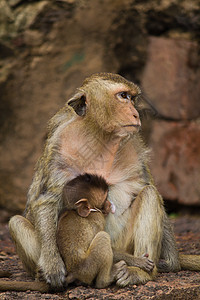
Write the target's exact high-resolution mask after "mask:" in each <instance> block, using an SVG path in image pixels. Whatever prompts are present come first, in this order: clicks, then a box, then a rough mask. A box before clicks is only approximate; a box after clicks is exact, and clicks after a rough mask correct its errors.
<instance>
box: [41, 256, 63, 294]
mask: <svg viewBox="0 0 200 300" xmlns="http://www.w3.org/2000/svg"><path fill="white" fill-rule="evenodd" d="M38 267H39V270H40V271H41V272H42V276H43V278H44V279H45V281H46V282H47V283H48V284H49V285H50V286H51V288H52V289H53V290H63V288H64V285H65V275H66V268H65V265H64V262H63V260H62V258H61V257H60V254H59V253H55V252H54V253H52V254H51V255H46V253H45V252H41V255H40V258H39V262H38Z"/></svg>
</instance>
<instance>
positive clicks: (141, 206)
mask: <svg viewBox="0 0 200 300" xmlns="http://www.w3.org/2000/svg"><path fill="white" fill-rule="evenodd" d="M131 210H132V213H133V216H132V217H133V218H134V223H133V241H134V256H135V257H141V256H142V255H143V254H144V253H148V254H149V259H150V260H152V261H154V262H155V263H157V262H158V259H159V257H160V252H161V242H162V235H163V215H164V208H163V202H162V198H161V196H160V195H159V193H158V192H157V190H156V189H155V187H154V186H150V185H148V186H146V187H144V188H143V190H142V191H141V192H140V193H139V194H138V196H137V197H136V199H135V201H134V202H133V204H132V207H131ZM123 270H128V271H125V272H124V274H123V271H122V272H121V275H120V276H118V280H117V284H118V285H120V286H125V285H128V284H140V283H143V284H144V283H145V282H147V281H149V280H152V279H154V277H155V275H156V273H157V269H156V267H154V268H153V270H152V272H149V273H147V272H145V271H143V270H141V269H139V268H137V267H131V266H130V267H129V266H128V267H127V268H124V267H123ZM119 274H120V272H119Z"/></svg>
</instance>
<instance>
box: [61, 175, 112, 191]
mask: <svg viewBox="0 0 200 300" xmlns="http://www.w3.org/2000/svg"><path fill="white" fill-rule="evenodd" d="M66 186H67V187H71V188H75V189H76V187H78V188H81V189H82V190H85V191H87V193H88V190H89V189H90V188H100V189H102V190H103V191H104V192H106V191H107V190H108V184H107V182H106V181H105V179H104V178H103V177H102V176H98V175H94V174H89V173H85V174H82V175H79V176H77V177H76V178H74V179H72V180H71V181H69V182H68V183H67V184H66Z"/></svg>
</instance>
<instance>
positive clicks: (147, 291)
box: [0, 215, 200, 300]
mask: <svg viewBox="0 0 200 300" xmlns="http://www.w3.org/2000/svg"><path fill="white" fill-rule="evenodd" d="M172 222H173V224H174V230H175V234H176V239H177V243H178V248H179V250H180V251H181V252H183V253H186V254H199V255H200V216H191V215H185V216H179V217H176V218H175V219H172ZM0 270H3V271H10V272H11V273H12V275H11V277H10V278H9V279H4V280H10V281H11V280H23V281H31V278H30V277H29V276H28V275H27V274H26V273H25V272H24V271H23V268H22V265H21V263H20V261H19V259H18V257H17V255H16V252H15V249H14V246H13V244H12V242H11V240H10V238H9V233H8V227H7V225H6V224H3V223H0ZM0 299H4V300H12V299H28V300H31V299H120V300H121V299H156V300H158V299H170V300H171V299H176V300H177V299H181V300H183V299H195V300H196V299H200V272H190V271H180V272H178V273H168V274H166V273H165V274H164V273H161V274H159V276H158V278H157V279H156V281H150V282H148V283H147V284H145V285H144V286H132V287H126V288H118V287H116V286H114V285H113V286H111V287H109V288H107V289H102V290H97V289H94V288H90V287H83V286H77V287H75V286H71V287H70V288H68V289H67V290H66V291H65V292H63V293H55V294H50V293H46V294H41V293H39V292H33V291H27V292H15V291H12V292H8V291H6V292H0Z"/></svg>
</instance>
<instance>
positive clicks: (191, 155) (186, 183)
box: [150, 121, 200, 205]
mask: <svg viewBox="0 0 200 300" xmlns="http://www.w3.org/2000/svg"><path fill="white" fill-rule="evenodd" d="M150 140H151V146H152V148H153V160H152V163H151V170H152V173H153V175H154V178H155V181H156V185H157V187H158V190H159V191H160V193H161V194H162V196H163V197H164V198H165V199H169V200H178V202H179V203H182V204H185V205H199V204H200V184H199V182H200V147H199V145H200V122H195V121H193V122H179V123H178V122H166V121H154V122H153V127H152V132H151V137H150Z"/></svg>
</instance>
